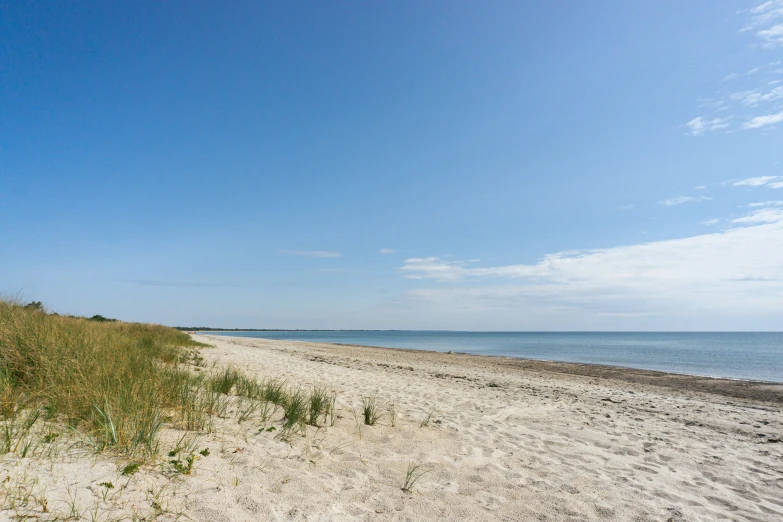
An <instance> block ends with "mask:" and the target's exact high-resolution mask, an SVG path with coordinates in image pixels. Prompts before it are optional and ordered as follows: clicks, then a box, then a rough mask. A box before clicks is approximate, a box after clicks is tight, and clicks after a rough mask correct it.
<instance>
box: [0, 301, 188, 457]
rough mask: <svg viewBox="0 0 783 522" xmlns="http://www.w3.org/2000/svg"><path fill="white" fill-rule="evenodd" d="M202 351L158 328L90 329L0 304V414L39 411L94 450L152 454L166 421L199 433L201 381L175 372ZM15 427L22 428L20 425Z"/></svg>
mask: <svg viewBox="0 0 783 522" xmlns="http://www.w3.org/2000/svg"><path fill="white" fill-rule="evenodd" d="M196 346H203V345H200V343H196V342H195V341H192V340H191V339H190V337H189V336H188V335H186V334H184V333H182V332H179V331H177V330H174V329H173V328H167V327H164V326H159V325H148V324H139V323H123V322H119V321H117V322H97V321H90V320H87V319H82V318H75V317H64V316H58V315H55V314H47V313H45V311H44V310H43V309H41V308H30V307H23V306H20V305H19V304H18V303H14V302H11V301H0V413H2V415H3V419H4V421H5V422H6V425H8V424H10V423H12V422H13V419H14V418H15V417H16V416H17V415H18V414H19V412H20V411H21V410H27V411H29V410H35V411H38V410H40V411H41V412H42V415H43V417H45V419H46V420H52V419H56V420H58V421H62V422H64V423H66V424H68V425H69V426H70V427H71V428H74V429H77V430H79V431H81V432H82V433H84V434H86V435H87V436H88V438H89V440H90V441H91V443H92V444H93V445H94V446H95V447H96V449H100V450H102V449H105V448H112V449H115V450H118V451H120V452H122V453H126V454H129V455H140V456H143V455H154V454H155V453H157V436H158V432H159V430H160V428H161V426H162V424H163V423H164V421H166V420H169V419H177V420H182V421H183V423H184V424H186V425H188V426H189V427H192V428H197V427H202V425H203V422H201V420H199V419H198V418H197V417H198V415H195V414H194V412H195V411H197V410H199V409H202V408H203V406H202V405H200V404H199V401H201V400H202V397H203V392H201V389H202V388H203V378H202V379H199V378H198V377H195V376H193V375H192V374H191V373H190V372H189V371H187V370H184V369H181V368H179V366H180V365H181V364H182V363H183V362H185V361H188V360H192V359H193V358H194V355H193V353H192V352H191V351H190V350H188V348H189V347H196ZM26 422H27V421H25V423H22V425H24V424H26Z"/></svg>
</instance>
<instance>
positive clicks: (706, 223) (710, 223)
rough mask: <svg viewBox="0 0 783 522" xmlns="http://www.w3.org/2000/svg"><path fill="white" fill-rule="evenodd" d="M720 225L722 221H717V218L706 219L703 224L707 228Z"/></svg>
mask: <svg viewBox="0 0 783 522" xmlns="http://www.w3.org/2000/svg"><path fill="white" fill-rule="evenodd" d="M718 223H720V219H716V218H713V219H705V220H704V221H702V222H701V224H702V225H704V226H707V227H711V226H713V225H717V224H718Z"/></svg>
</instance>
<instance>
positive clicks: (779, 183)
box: [767, 181, 783, 189]
mask: <svg viewBox="0 0 783 522" xmlns="http://www.w3.org/2000/svg"><path fill="white" fill-rule="evenodd" d="M767 186H768V187H769V188H773V189H779V188H783V181H776V182H774V183H770V184H769V185H767Z"/></svg>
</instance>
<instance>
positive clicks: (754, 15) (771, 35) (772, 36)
mask: <svg viewBox="0 0 783 522" xmlns="http://www.w3.org/2000/svg"><path fill="white" fill-rule="evenodd" d="M743 31H753V32H754V33H755V34H756V36H757V37H758V38H760V39H761V40H762V45H763V46H764V47H768V48H774V47H777V46H780V45H783V0H769V1H767V2H763V3H760V4H758V5H756V6H755V7H753V8H752V9H751V10H750V22H749V23H748V25H747V26H746V27H745V28H744V29H743Z"/></svg>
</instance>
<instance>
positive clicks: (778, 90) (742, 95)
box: [730, 86, 783, 107]
mask: <svg viewBox="0 0 783 522" xmlns="http://www.w3.org/2000/svg"><path fill="white" fill-rule="evenodd" d="M730 98H731V100H732V101H736V102H739V103H741V104H742V105H745V106H748V107H755V106H757V105H759V104H761V103H768V102H771V101H776V100H780V99H783V86H780V87H775V88H774V89H772V90H771V91H768V92H765V93H763V92H761V90H760V89H754V90H752V91H740V92H735V93H734V94H732V95H731V96H730Z"/></svg>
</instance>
